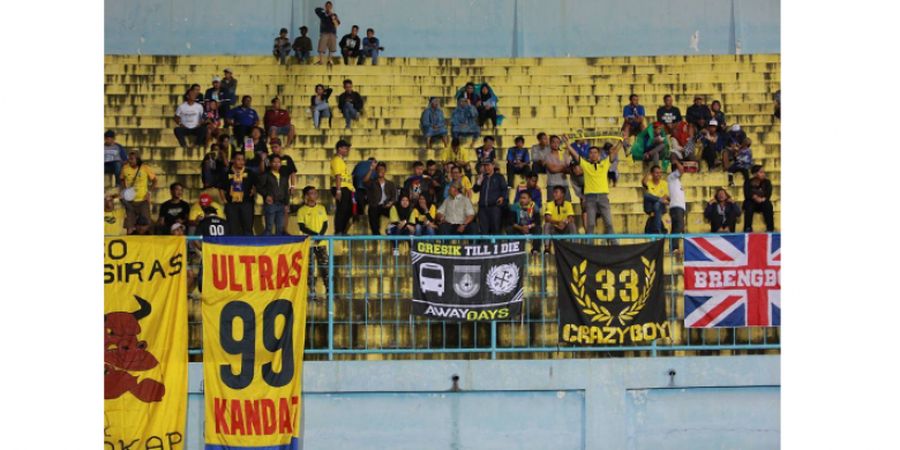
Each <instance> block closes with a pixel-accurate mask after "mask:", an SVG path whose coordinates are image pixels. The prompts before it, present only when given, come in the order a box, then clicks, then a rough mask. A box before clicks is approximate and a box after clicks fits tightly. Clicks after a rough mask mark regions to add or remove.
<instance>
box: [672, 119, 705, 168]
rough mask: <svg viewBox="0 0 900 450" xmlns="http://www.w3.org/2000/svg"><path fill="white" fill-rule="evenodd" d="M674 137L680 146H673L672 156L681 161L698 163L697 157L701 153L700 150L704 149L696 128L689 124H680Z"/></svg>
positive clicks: (676, 127)
mask: <svg viewBox="0 0 900 450" xmlns="http://www.w3.org/2000/svg"><path fill="white" fill-rule="evenodd" d="M673 137H674V138H675V141H676V142H677V143H678V146H677V147H676V146H672V154H674V155H675V156H677V157H678V159H679V160H681V161H696V160H697V155H698V154H699V153H700V152H699V151H698V149H700V148H701V147H702V143H700V135H699V134H698V133H697V130H696V128H694V126H693V125H691V124H689V123H687V122H679V123H678V125H676V126H675V135H674V136H673Z"/></svg>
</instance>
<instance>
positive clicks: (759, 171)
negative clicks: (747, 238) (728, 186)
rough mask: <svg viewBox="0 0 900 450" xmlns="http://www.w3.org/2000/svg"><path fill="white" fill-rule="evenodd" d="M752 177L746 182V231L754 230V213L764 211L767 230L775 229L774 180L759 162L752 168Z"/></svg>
mask: <svg viewBox="0 0 900 450" xmlns="http://www.w3.org/2000/svg"><path fill="white" fill-rule="evenodd" d="M750 174H751V177H750V179H749V180H747V181H745V182H744V232H745V233H752V232H753V214H754V213H762V216H763V220H764V221H765V223H766V231H767V232H769V233H771V232H773V231H775V208H774V207H773V206H772V200H771V198H772V182H771V181H770V180H769V179H768V178H766V171H765V170H763V168H762V166H761V165H759V164H757V165H755V166H753V167H751V168H750Z"/></svg>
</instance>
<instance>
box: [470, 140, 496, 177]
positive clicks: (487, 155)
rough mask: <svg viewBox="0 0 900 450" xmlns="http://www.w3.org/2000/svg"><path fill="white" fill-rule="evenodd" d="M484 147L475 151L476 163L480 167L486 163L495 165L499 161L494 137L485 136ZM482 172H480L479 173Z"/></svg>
mask: <svg viewBox="0 0 900 450" xmlns="http://www.w3.org/2000/svg"><path fill="white" fill-rule="evenodd" d="M482 142H483V143H484V145H482V146H481V147H478V148H476V149H475V161H476V162H477V166H478V167H482V166H483V164H484V163H491V164H493V163H494V161H496V160H497V149H496V148H494V137H493V136H485V137H484V139H482ZM479 172H480V171H479Z"/></svg>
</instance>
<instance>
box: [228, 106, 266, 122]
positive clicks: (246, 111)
mask: <svg viewBox="0 0 900 450" xmlns="http://www.w3.org/2000/svg"><path fill="white" fill-rule="evenodd" d="M228 118H230V119H232V120H234V124H235V125H242V126H245V127H249V126H252V125H253V124H254V123H255V122H259V115H257V114H256V111H254V110H253V108H245V107H243V106H238V107H237V108H234V109H232V110H231V111H228Z"/></svg>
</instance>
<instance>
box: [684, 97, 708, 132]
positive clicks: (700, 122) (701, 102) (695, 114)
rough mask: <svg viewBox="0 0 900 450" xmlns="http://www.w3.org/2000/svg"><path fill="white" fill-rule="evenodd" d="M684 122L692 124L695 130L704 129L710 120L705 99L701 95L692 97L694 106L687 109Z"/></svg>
mask: <svg viewBox="0 0 900 450" xmlns="http://www.w3.org/2000/svg"><path fill="white" fill-rule="evenodd" d="M685 120H687V121H688V123H690V124H693V125H694V126H695V127H697V129H700V128H706V127H707V126H708V124H709V121H710V120H712V113H710V111H709V108H708V107H707V106H706V99H705V98H703V96H702V95H698V96H696V97H694V104H693V105H691V106H690V107H689V108H688V109H687V114H686V115H685Z"/></svg>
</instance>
